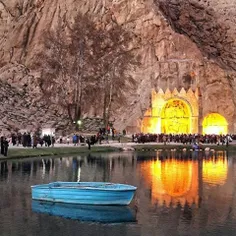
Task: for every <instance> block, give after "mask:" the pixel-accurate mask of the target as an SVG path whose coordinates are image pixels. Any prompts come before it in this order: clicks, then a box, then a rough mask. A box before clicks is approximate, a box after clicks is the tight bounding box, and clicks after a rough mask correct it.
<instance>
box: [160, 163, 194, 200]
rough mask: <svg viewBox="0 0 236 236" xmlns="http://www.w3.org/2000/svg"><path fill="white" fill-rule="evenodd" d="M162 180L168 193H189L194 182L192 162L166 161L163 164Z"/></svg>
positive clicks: (177, 195)
mask: <svg viewBox="0 0 236 236" xmlns="http://www.w3.org/2000/svg"><path fill="white" fill-rule="evenodd" d="M161 181H162V184H163V187H164V189H165V191H166V193H167V194H169V195H170V196H172V197H180V196H183V195H185V194H186V193H188V191H189V189H190V187H191V182H192V162H180V161H178V160H169V161H165V162H163V163H162V165H161Z"/></svg>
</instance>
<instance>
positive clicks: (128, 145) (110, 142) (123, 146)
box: [9, 140, 236, 149]
mask: <svg viewBox="0 0 236 236" xmlns="http://www.w3.org/2000/svg"><path fill="white" fill-rule="evenodd" d="M139 145H140V146H143V145H147V146H148V145H163V143H156V142H152V143H144V144H143V143H132V142H128V143H119V142H118V141H109V143H105V142H103V143H102V144H95V145H94V146H103V147H118V148H125V147H127V148H128V147H132V146H139ZM166 145H167V146H168V145H176V146H181V145H183V144H182V143H174V142H171V143H167V144H166ZM214 145H215V144H204V146H214ZM229 145H230V146H231V145H236V140H233V141H232V142H231V143H230V144H229ZM84 146H87V144H79V145H78V146H74V144H73V143H70V144H59V143H56V144H55V145H54V147H55V148H57V147H58V148H61V147H84ZM183 146H184V145H183ZM37 147H38V148H41V146H40V145H38V146H37ZM12 148H14V149H17V148H19V149H20V148H27V147H23V146H22V145H20V146H13V145H12V144H10V146H9V149H12ZM28 148H32V147H28ZM43 148H45V146H43Z"/></svg>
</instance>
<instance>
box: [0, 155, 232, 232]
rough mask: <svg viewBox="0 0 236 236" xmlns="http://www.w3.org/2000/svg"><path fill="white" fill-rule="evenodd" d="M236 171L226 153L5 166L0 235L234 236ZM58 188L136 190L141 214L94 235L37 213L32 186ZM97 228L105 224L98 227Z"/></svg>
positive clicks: (86, 226) (85, 226) (0, 181)
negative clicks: (72, 184)
mask: <svg viewBox="0 0 236 236" xmlns="http://www.w3.org/2000/svg"><path fill="white" fill-rule="evenodd" d="M235 168H236V159H234V158H233V157H229V158H228V157H227V155H226V153H225V152H217V153H213V152H209V153H205V152H195V153H194V152H192V153H188V152H182V153H178V152H177V151H175V150H172V151H171V152H164V151H163V152H158V153H156V152H155V153H151V154H150V153H145V152H144V153H142V154H135V155H133V154H131V153H127V154H124V153H112V154H93V155H88V156H79V155H78V156H72V157H64V158H55V159H54V158H43V159H27V160H21V161H16V160H15V161H14V160H9V161H2V162H0V189H1V201H0V209H1V211H0V217H1V219H2V220H1V221H0V227H1V234H2V235H12V236H19V232H22V235H23V234H24V235H43V236H47V235H50V236H53V235H55V236H60V235H78V232H80V235H90V236H92V235H114V236H115V235H117V236H118V235H129V236H131V235H160V236H165V235H171V236H175V235H191V236H195V235H196V236H199V235H201V236H202V235H203V236H204V235H210V236H213V235H214V236H218V235H227V236H228V235H234V234H235V233H234V232H235V230H236V223H235V219H236V198H235V193H236V171H235ZM53 181H109V182H118V183H128V184H132V185H135V186H137V187H138V189H137V192H136V195H135V198H134V200H133V201H132V202H131V205H130V208H131V210H132V211H133V210H134V211H135V212H136V214H135V218H136V220H137V222H136V224H129V223H122V224H119V225H118V226H117V228H115V226H113V225H112V224H109V225H108V226H106V225H104V224H96V223H94V222H93V223H92V225H93V227H91V224H90V223H88V222H87V221H86V222H81V221H80V220H79V221H78V220H69V219H72V218H73V216H62V217H56V216H50V215H48V214H39V213H36V212H35V211H36V210H35V207H34V206H33V205H32V200H31V189H30V186H31V185H34V184H41V183H48V182H53ZM32 207H33V208H34V209H33V210H34V211H32ZM51 208H52V206H49V207H46V210H45V211H47V210H48V211H50V213H49V214H51V215H52V214H53V210H52V209H51ZM42 209H45V208H43V207H42V208H40V210H42ZM45 211H44V213H46V212H45ZM60 212H61V210H60ZM62 212H63V211H62ZM71 212H72V213H73V211H70V210H69V211H68V212H67V213H71ZM104 214H105V213H104ZM104 214H103V213H102V215H104ZM85 215H86V214H85ZM92 215H93V214H92ZM105 215H106V214H105ZM114 215H115V216H119V215H120V214H115V213H114ZM64 217H66V218H64ZM68 217H69V219H68ZM124 221H125V220H124ZM12 222H14V224H12ZM95 222H99V221H98V220H96V219H95ZM61 225H63V227H61ZM115 225H116V224H115ZM58 227H60V231H58V230H57V229H58ZM39 232H40V233H39ZM225 232H226V233H225Z"/></svg>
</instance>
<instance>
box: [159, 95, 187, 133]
mask: <svg viewBox="0 0 236 236" xmlns="http://www.w3.org/2000/svg"><path fill="white" fill-rule="evenodd" d="M161 131H162V133H165V134H183V133H185V134H186V133H190V132H191V109H190V106H189V105H188V104H187V103H186V102H185V101H183V100H181V99H171V100H169V101H167V102H166V104H165V105H164V107H163V108H162V111H161Z"/></svg>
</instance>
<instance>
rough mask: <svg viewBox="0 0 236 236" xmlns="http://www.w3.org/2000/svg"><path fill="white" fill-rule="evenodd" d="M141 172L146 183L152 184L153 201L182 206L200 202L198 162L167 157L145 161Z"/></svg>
mask: <svg viewBox="0 0 236 236" xmlns="http://www.w3.org/2000/svg"><path fill="white" fill-rule="evenodd" d="M141 172H142V174H143V176H144V179H145V181H146V185H151V197H152V202H153V203H156V202H158V204H160V205H162V204H166V205H170V203H171V204H172V205H173V206H176V205H177V204H178V203H180V204H181V205H182V206H184V204H185V203H186V202H188V203H189V204H190V205H191V204H192V203H193V202H195V203H197V202H198V162H192V161H182V160H178V159H167V160H165V161H159V160H156V161H147V162H146V161H145V162H142V163H141Z"/></svg>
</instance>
